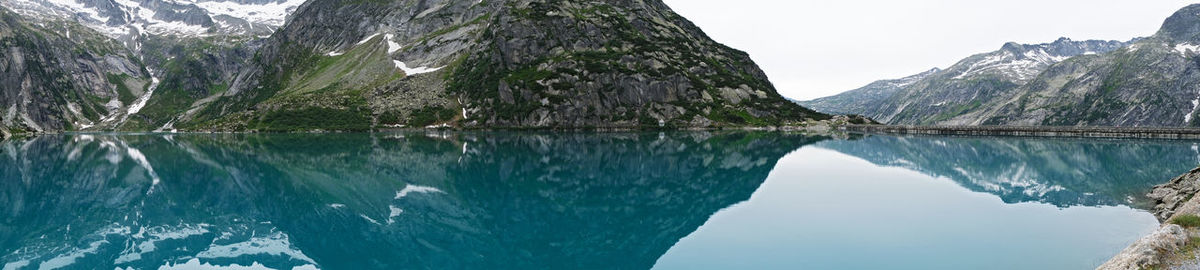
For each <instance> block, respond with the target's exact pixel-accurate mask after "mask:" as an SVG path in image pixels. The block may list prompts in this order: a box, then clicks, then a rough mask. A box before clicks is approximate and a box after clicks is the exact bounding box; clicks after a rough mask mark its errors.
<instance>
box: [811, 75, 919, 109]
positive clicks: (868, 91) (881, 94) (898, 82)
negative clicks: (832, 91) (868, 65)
mask: <svg viewBox="0 0 1200 270" xmlns="http://www.w3.org/2000/svg"><path fill="white" fill-rule="evenodd" d="M941 71H942V70H941V69H938V68H934V69H930V70H928V71H925V72H921V73H920V74H917V75H912V76H908V77H904V78H900V79H895V80H880V81H876V82H872V83H871V84H868V85H867V86H863V87H862V88H858V89H854V90H850V91H846V92H844V93H842V94H839V95H836V96H831V97H827V98H820V99H815V100H810V101H797V102H798V103H799V104H800V105H803V106H805V107H808V108H809V109H813V110H816V111H819V112H823V113H828V114H858V113H861V112H865V111H869V110H871V109H872V107H874V106H877V105H878V104H879V103H881V102H883V101H884V100H886V99H887V98H889V97H891V96H892V95H895V94H896V92H899V91H900V90H902V89H904V88H905V87H908V86H909V85H912V84H914V83H916V82H918V81H921V80H923V79H925V78H926V77H929V76H930V75H933V74H937V73H938V72H941Z"/></svg>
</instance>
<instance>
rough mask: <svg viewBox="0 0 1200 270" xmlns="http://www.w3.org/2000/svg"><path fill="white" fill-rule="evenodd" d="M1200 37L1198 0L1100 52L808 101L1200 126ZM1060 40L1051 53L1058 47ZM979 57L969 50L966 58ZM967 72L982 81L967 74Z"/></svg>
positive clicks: (1041, 119) (943, 119)
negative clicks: (1155, 27)
mask: <svg viewBox="0 0 1200 270" xmlns="http://www.w3.org/2000/svg"><path fill="white" fill-rule="evenodd" d="M1061 41H1064V40H1063V39H1060V40H1059V41H1056V42H1055V43H1061ZM1053 44H1054V43H1051V45H1053ZM1064 44H1065V43H1064ZM1198 44H1200V4H1193V5H1189V6H1187V7H1185V8H1182V9H1180V10H1179V11H1177V12H1175V13H1174V14H1172V15H1171V16H1170V17H1168V18H1167V19H1166V20H1164V22H1163V24H1162V27H1161V28H1160V30H1159V31H1157V32H1156V33H1155V34H1154V35H1152V36H1150V37H1146V38H1136V39H1133V40H1131V41H1129V42H1121V43H1120V44H1115V43H1112V42H1106V43H1105V44H1093V45H1099V46H1098V47H1093V49H1096V48H1099V49H1102V50H1092V51H1091V53H1089V52H1088V51H1086V50H1085V51H1083V52H1080V51H1079V50H1074V49H1072V50H1060V52H1065V53H1067V54H1077V55H1074V56H1072V57H1069V58H1061V59H1058V58H1054V57H1053V56H1054V55H1053V54H1050V56H1052V57H1051V58H1045V57H1037V56H1041V54H1033V55H1025V54H1020V55H1021V56H1027V57H1026V58H1027V60H1039V59H1043V60H1044V59H1048V60H1052V61H1046V62H1043V63H1036V64H1034V65H1011V67H1017V68H1018V69H1010V70H1020V68H1024V67H1032V68H1029V69H1024V70H1025V71H1026V72H1025V73H1022V72H1005V70H1006V69H982V70H984V71H989V70H990V71H1000V72H998V73H997V72H993V74H994V75H998V76H991V77H988V76H972V75H970V73H972V72H975V70H978V69H972V68H973V67H975V66H967V67H968V69H967V72H962V73H959V74H957V75H955V76H962V77H947V76H948V75H946V76H939V75H934V76H930V78H927V79H925V80H924V82H923V83H918V84H917V85H933V86H935V87H932V88H931V87H924V88H921V87H910V88H908V89H903V90H900V91H897V94H895V95H893V96H889V97H888V98H887V99H878V98H876V99H874V100H870V99H863V98H857V97H856V96H855V93H856V92H854V91H850V92H847V93H844V94H840V95H837V96H834V97H827V98H822V99H817V100H813V101H806V102H801V104H803V105H810V106H818V105H819V106H823V108H825V110H827V111H828V110H830V109H829V108H844V109H842V111H845V112H850V113H857V114H863V115H866V116H869V117H872V118H875V119H877V120H880V121H881V122H885V123H889V124H906V125H1015V126H1117V127H1155V126H1158V127H1180V126H1187V127H1195V126H1200V124H1198V123H1196V121H1193V120H1194V119H1195V118H1196V117H1197V111H1198V110H1197V108H1198V107H1200V106H1197V105H1196V104H1200V98H1198V96H1200V94H1197V93H1196V90H1195V89H1198V88H1200V73H1198V72H1197V68H1200V62H1197V61H1196V59H1197V54H1198V53H1200V45H1198ZM1019 47H1020V46H1016V44H1013V43H1009V44H1006V45H1005V46H1004V48H1003V49H1002V50H1000V51H997V52H993V53H990V54H997V53H1000V54H1010V55H1014V56H1016V55H1017V54H1015V53H1012V52H1013V51H1012V50H1010V49H1019ZM1052 47H1053V46H1051V47H1048V49H1051V50H1050V51H1047V52H1051V51H1053V50H1054V49H1053V48H1052ZM1079 48H1082V47H1079ZM1076 49H1078V48H1076ZM1005 51H1009V52H1008V53H1003V52H1005ZM979 57H981V56H980V55H976V56H972V57H969V58H967V59H965V60H963V61H962V62H959V64H956V66H961V65H963V64H964V63H969V62H972V60H979V59H980V58H979ZM985 59H986V58H985ZM1014 59H1015V58H1014ZM984 62H986V61H984ZM947 70H948V72H952V71H953V70H955V69H954V68H953V67H952V68H948V69H947ZM1028 71H1036V73H1031V72H1028ZM964 79H967V80H968V81H969V80H974V82H975V83H973V84H971V83H964ZM956 85H957V86H956ZM962 86H966V87H962ZM839 100H845V101H839ZM854 102H859V103H865V104H868V105H862V104H855V103H854Z"/></svg>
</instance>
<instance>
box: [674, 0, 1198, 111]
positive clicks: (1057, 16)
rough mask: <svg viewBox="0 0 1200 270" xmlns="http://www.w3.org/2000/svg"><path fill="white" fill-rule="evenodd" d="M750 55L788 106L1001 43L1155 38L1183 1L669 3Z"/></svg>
mask: <svg viewBox="0 0 1200 270" xmlns="http://www.w3.org/2000/svg"><path fill="white" fill-rule="evenodd" d="M664 1H665V2H666V3H667V4H668V5H670V6H671V8H673V9H674V10H675V11H676V12H678V13H680V14H682V15H683V16H684V17H687V18H688V19H690V20H692V21H693V22H695V23H696V24H697V25H699V26H700V27H701V28H703V29H704V31H705V32H707V33H708V34H709V36H711V37H712V38H713V39H716V40H717V41H719V42H722V43H725V44H726V45H729V46H731V47H734V48H737V49H740V50H743V51H746V52H748V53H750V56H751V57H753V58H754V61H755V62H757V63H758V64H759V66H761V67H762V68H763V69H764V70H766V72H767V75H768V76H770V77H771V82H773V83H775V87H776V88H778V89H779V93H780V94H783V95H784V96H787V97H791V98H796V99H801V100H807V99H812V98H818V97H823V96H829V95H833V94H837V93H840V92H842V91H846V90H850V89H854V88H858V87H862V86H863V85H866V84H868V83H870V82H872V81H875V80H879V79H892V78H900V77H904V76H908V75H912V74H916V73H920V72H922V71H925V70H928V69H930V68H934V67H939V68H946V67H948V66H950V65H952V64H954V63H955V62H957V61H958V60H961V59H963V58H966V57H967V56H970V55H972V54H976V53H982V52H989V51H994V50H997V49H999V48H1000V46H1001V45H1004V43H1005V42H1009V41H1016V42H1020V43H1047V42H1052V41H1054V40H1055V39H1058V38H1059V37H1067V38H1071V39H1074V40H1086V39H1109V40H1129V39H1131V38H1134V37H1142V36H1149V35H1152V34H1154V32H1155V31H1157V30H1158V27H1159V26H1161V25H1162V21H1163V19H1166V18H1167V16H1170V15H1171V14H1172V13H1174V12H1175V11H1176V10H1178V9H1180V8H1182V7H1184V6H1186V5H1187V4H1189V3H1191V2H1190V1H1177V0H1052V1H1048V0H1007V1H963V0H867V1H863V0H859V1H832V0H819V1H813V0H738V1H730V0H664Z"/></svg>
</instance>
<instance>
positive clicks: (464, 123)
mask: <svg viewBox="0 0 1200 270" xmlns="http://www.w3.org/2000/svg"><path fill="white" fill-rule="evenodd" d="M293 16H294V17H293V18H294V19H293V20H292V21H291V23H289V24H287V25H285V26H283V28H281V29H280V30H279V32H277V33H276V34H275V35H274V36H272V37H271V38H270V39H269V40H267V41H266V43H265V44H266V45H264V46H263V48H262V50H261V51H260V52H259V54H258V55H257V56H256V58H255V59H256V61H255V63H254V65H255V68H250V69H249V70H248V71H246V72H243V73H241V74H240V75H239V77H238V78H237V80H236V81H235V82H234V83H233V84H232V86H231V88H230V91H229V92H228V93H226V94H224V95H223V96H222V97H220V98H218V99H216V101H214V102H213V103H211V105H208V106H206V107H205V108H203V109H201V110H197V111H196V112H195V113H193V114H187V115H184V117H183V119H184V120H186V122H187V123H188V124H186V125H185V126H186V127H187V128H193V129H224V130H242V129H253V130H296V129H366V128H371V127H381V126H417V127H420V126H428V125H449V126H460V127H567V128H570V127H640V126H678V127H706V126H742V125H779V124H784V123H787V122H795V121H802V120H804V119H805V118H815V119H823V118H825V117H826V116H824V115H822V114H818V113H815V112H813V111H811V110H807V109H804V108H802V107H800V106H798V105H795V104H792V103H790V102H788V101H786V100H785V99H784V98H783V97H781V96H780V95H779V94H778V93H776V91H775V89H774V87H773V86H772V85H771V84H770V82H769V81H768V80H767V78H766V76H765V75H764V74H763V72H762V71H761V70H759V69H758V67H757V66H755V65H754V64H753V62H752V61H751V60H750V59H749V57H748V56H747V55H746V54H745V53H743V52H740V51H737V50H734V49H731V48H728V47H726V46H723V45H720V44H718V43H716V42H714V41H712V40H711V39H709V38H708V37H707V36H706V35H704V34H703V32H701V31H700V30H699V29H698V28H697V27H695V26H694V25H692V24H691V23H690V22H688V21H687V20H686V19H683V18H682V17H680V16H679V15H677V14H675V13H674V12H672V11H671V10H670V9H669V8H668V7H667V6H666V5H665V4H663V3H662V2H661V1H658V0H646V1H641V0H636V1H634V0H629V1H584V2H580V1H558V0H536V1H531V0H514V1H484V2H480V1H469V0H461V1H460V0H448V1H427V0H422V1H418V0H408V1H395V2H374V1H352V2H350V1H331V0H315V1H311V2H309V3H306V4H305V5H304V6H302V7H301V8H300V9H299V10H298V11H297V12H296V13H295V14H294V15H293ZM316 115H321V116H324V117H313V116H316Z"/></svg>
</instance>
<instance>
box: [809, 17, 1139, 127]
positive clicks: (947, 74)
mask: <svg viewBox="0 0 1200 270" xmlns="http://www.w3.org/2000/svg"><path fill="white" fill-rule="evenodd" d="M1124 45H1126V43H1124V42H1118V41H1097V40H1089V41H1073V40H1070V39H1067V38H1061V39H1059V40H1056V41H1054V42H1052V43H1045V44H1032V45H1030V44H1018V43H1011V42H1010V43H1007V44H1004V46H1002V47H1001V48H1000V50H997V51H993V52H989V53H983V54H977V55H973V56H971V57H968V58H966V59H963V60H962V61H959V62H958V63H956V64H954V65H953V66H950V67H949V68H947V69H945V70H937V69H935V70H932V71H930V72H925V73H922V74H918V75H914V76H911V77H908V78H905V79H901V80H893V81H879V82H875V83H872V84H871V85H868V86H867V87H863V88H860V89H855V90H851V91H848V92H845V93H842V94H839V95H835V96H831V97H826V98H820V99H815V100H811V101H804V102H800V104H803V105H806V106H812V107H815V108H822V109H823V110H824V112H837V113H843V114H861V115H866V116H868V117H871V118H874V119H876V120H878V121H880V122H884V123H888V124H920V125H934V124H936V125H947V124H961V123H963V122H967V121H966V120H963V119H962V117H963V115H964V114H968V113H971V112H973V111H974V110H978V109H979V108H981V107H985V105H989V104H992V103H996V102H1003V100H1004V98H1005V97H1007V96H1010V95H1012V94H1013V93H1015V92H1016V91H1020V90H1021V89H1020V88H1021V86H1022V85H1025V84H1027V83H1029V82H1030V81H1033V80H1035V79H1037V78H1039V74H1041V73H1042V72H1043V71H1045V70H1047V69H1049V68H1050V67H1051V66H1053V65H1055V64H1057V63H1060V62H1062V61H1065V60H1067V59H1073V58H1087V57H1096V55H1098V54H1103V53H1107V52H1111V51H1114V50H1117V49H1119V48H1121V47H1122V46H1124ZM911 79H916V81H911V82H910V80H911ZM895 81H902V82H906V83H904V84H899V83H894V82H895Z"/></svg>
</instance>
